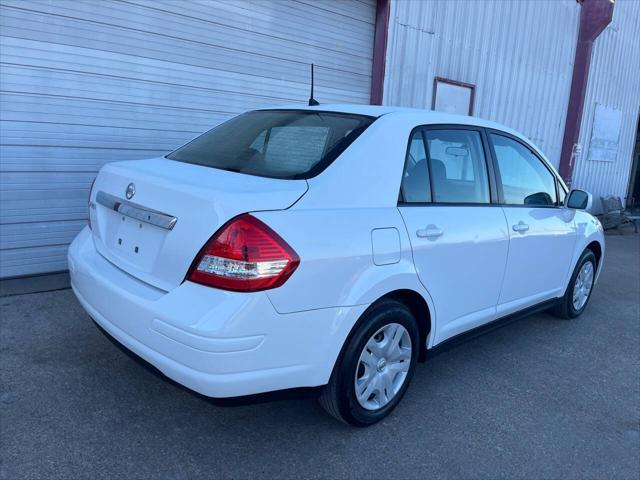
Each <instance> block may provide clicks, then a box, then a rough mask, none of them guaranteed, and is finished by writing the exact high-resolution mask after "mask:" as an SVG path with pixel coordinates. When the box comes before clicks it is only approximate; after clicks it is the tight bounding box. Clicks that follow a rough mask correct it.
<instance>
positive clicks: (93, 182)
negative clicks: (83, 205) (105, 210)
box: [87, 177, 96, 228]
mask: <svg viewBox="0 0 640 480" xmlns="http://www.w3.org/2000/svg"><path fill="white" fill-rule="evenodd" d="M95 183H96V177H94V178H93V181H92V182H91V187H90V188H89V198H88V199H87V208H88V209H89V211H88V214H87V223H88V224H89V228H91V195H92V194H93V186H94V185H95Z"/></svg>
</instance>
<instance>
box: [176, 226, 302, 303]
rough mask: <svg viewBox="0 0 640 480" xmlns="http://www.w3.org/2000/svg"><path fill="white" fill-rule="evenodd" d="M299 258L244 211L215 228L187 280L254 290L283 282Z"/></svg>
mask: <svg viewBox="0 0 640 480" xmlns="http://www.w3.org/2000/svg"><path fill="white" fill-rule="evenodd" d="M299 263H300V258H299V257H298V255H297V254H296V252H294V251H293V249H292V248H291V247H290V246H289V245H288V244H287V242H285V241H284V240H283V239H282V238H281V237H280V235H278V234H277V233H276V232H274V231H273V230H272V229H271V228H269V227H268V226H267V225H265V224H264V223H263V222H261V221H260V220H258V219H257V218H255V217H253V216H251V215H249V214H244V215H240V216H239V217H236V218H234V219H233V220H231V221H229V222H228V223H226V224H225V225H223V226H222V228H220V230H218V232H217V233H216V234H215V235H214V236H213V237H212V238H211V240H209V241H208V242H207V244H206V245H205V246H204V248H203V249H202V250H201V251H200V253H199V254H198V256H197V257H196V259H195V260H194V262H193V264H192V265H191V269H190V270H189V273H188V274H187V279H188V280H190V281H192V282H196V283H201V284H203V285H208V286H210V287H216V288H222V289H225V290H235V291H241V292H255V291H257V290H267V289H269V288H275V287H279V286H280V285H282V284H283V283H284V282H286V281H287V279H288V278H289V277H290V276H291V274H292V273H293V272H294V270H295V269H296V268H297V267H298V264H299Z"/></svg>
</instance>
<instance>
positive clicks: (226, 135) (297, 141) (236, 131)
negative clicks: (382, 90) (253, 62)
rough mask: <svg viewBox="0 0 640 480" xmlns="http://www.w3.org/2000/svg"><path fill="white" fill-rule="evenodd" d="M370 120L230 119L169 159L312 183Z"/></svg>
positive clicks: (268, 115)
mask: <svg viewBox="0 0 640 480" xmlns="http://www.w3.org/2000/svg"><path fill="white" fill-rule="evenodd" d="M374 120H375V118H374V117H369V116H364V115H353V114H346V113H336V112H319V111H311V110H259V111H255V112H249V113H245V114H243V115H239V116H237V117H234V118H232V119H231V120H229V121H227V122H225V123H223V124H221V125H219V126H217V127H216V128H214V129H213V130H210V131H208V132H206V133H204V134H203V135H201V136H199V137H198V138H196V139H195V140H193V141H191V142H190V143H188V144H186V145H185V146H183V147H180V148H179V149H177V150H175V151H174V152H172V153H170V154H169V155H167V158H169V159H171V160H177V161H181V162H187V163H194V164H197V165H203V166H207V167H213V168H219V169H222V170H230V171H233V172H241V173H246V174H249V175H257V176H262V177H271V178H281V179H299V178H310V177H313V176H315V175H317V174H318V173H320V172H321V171H322V170H324V169H325V168H326V167H327V166H328V165H330V164H331V162H332V161H333V160H335V159H336V158H337V157H338V156H339V155H340V154H341V153H342V152H343V151H344V150H345V149H346V148H347V147H348V146H349V145H351V143H352V142H353V141H354V140H355V139H356V138H358V136H359V135H360V134H361V133H362V132H363V131H364V130H365V129H366V128H367V127H368V126H369V125H371V123H372V122H373V121H374Z"/></svg>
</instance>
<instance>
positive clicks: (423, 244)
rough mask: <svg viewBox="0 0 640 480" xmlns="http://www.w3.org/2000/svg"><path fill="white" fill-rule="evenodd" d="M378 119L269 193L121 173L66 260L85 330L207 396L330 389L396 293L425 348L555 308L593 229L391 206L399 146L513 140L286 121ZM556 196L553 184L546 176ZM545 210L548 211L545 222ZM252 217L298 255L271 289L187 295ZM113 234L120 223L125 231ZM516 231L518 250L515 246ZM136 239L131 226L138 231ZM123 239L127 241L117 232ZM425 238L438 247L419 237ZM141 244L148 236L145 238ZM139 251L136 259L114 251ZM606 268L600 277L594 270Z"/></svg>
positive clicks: (407, 112)
mask: <svg viewBox="0 0 640 480" xmlns="http://www.w3.org/2000/svg"><path fill="white" fill-rule="evenodd" d="M282 108H283V109H287V110H290V109H292V108H295V109H297V110H313V109H314V108H321V109H322V110H325V111H336V112H345V113H358V114H364V115H372V116H376V117H378V118H377V119H376V120H375V121H374V122H373V123H372V124H371V125H370V126H369V127H368V128H367V129H366V130H365V131H364V132H363V133H362V134H361V135H360V136H359V137H358V138H357V140H356V141H355V142H353V143H352V144H351V145H349V146H348V147H347V148H346V150H344V152H342V154H341V155H340V156H338V158H336V159H335V160H334V161H333V163H332V164H331V165H330V166H329V167H328V168H326V170H324V171H323V172H322V173H320V174H318V175H317V176H314V177H312V178H308V179H307V180H278V179H271V178H262V177H256V176H251V175H245V174H239V173H234V172H226V171H222V170H217V169H213V168H207V167H203V166H198V165H191V164H187V163H182V162H174V161H170V160H167V159H162V158H161V159H152V160H146V161H131V162H117V163H114V164H109V165H107V166H105V167H103V169H102V170H101V172H100V174H99V175H98V177H97V179H96V182H95V185H94V188H93V190H92V194H91V198H90V202H91V208H90V217H91V225H92V228H93V230H89V229H88V228H86V229H84V230H83V231H82V232H81V233H80V234H79V235H78V237H77V238H76V239H75V240H74V242H73V243H72V245H71V247H70V249H69V270H70V273H71V283H72V287H73V289H74V292H75V293H76V295H77V297H78V299H79V301H80V303H81V304H82V305H83V307H84V308H85V309H86V310H87V312H88V313H89V314H90V315H91V316H92V317H93V318H94V320H95V321H96V322H97V323H98V324H99V325H101V326H102V327H103V328H104V329H105V330H106V331H107V332H108V333H110V334H111V335H112V336H113V337H114V338H116V339H117V340H118V341H119V342H121V343H122V344H124V345H125V346H126V347H127V348H129V349H131V350H132V351H134V352H135V353H137V354H138V355H140V356H141V357H143V358H144V359H146V360H147V361H149V362H151V363H152V364H153V365H155V366H156V367H158V368H159V369H160V370H161V371H163V372H164V373H165V374H166V375H168V376H169V377H170V378H172V379H174V380H176V381H178V382H179V383H181V384H183V385H186V386H187V387H189V388H191V389H193V390H195V391H197V392H200V393H202V394H205V395H209V396H217V397H228V396H237V395H248V394H253V393H261V392H266V391H271V390H278V389H283V388H292V387H303V386H318V385H323V384H326V383H327V382H328V380H329V378H330V376H331V372H332V370H333V367H334V364H335V362H336V359H337V358H338V356H339V354H340V351H341V349H342V347H343V345H344V343H345V341H346V339H347V338H348V337H349V334H350V332H351V331H352V329H353V328H354V325H356V323H357V321H358V319H359V318H361V316H362V314H363V312H365V311H366V309H367V308H368V307H369V306H370V305H371V304H373V303H374V302H376V301H377V300H378V299H380V298H381V297H383V296H385V295H388V294H389V293H393V292H396V291H399V290H403V291H407V290H409V291H412V292H415V293H416V294H418V295H420V296H421V297H422V298H423V299H424V301H425V302H426V304H427V307H428V310H429V318H427V319H421V320H423V321H424V323H427V324H428V325H430V332H429V335H428V336H427V338H426V346H427V347H428V348H432V347H434V346H435V345H437V344H438V343H441V342H443V341H444V340H447V339H449V338H451V337H453V336H455V335H457V334H460V333H463V332H465V331H467V330H470V329H473V328H475V327H478V326H481V325H483V324H486V323H488V322H491V321H492V320H495V319H498V318H500V317H503V316H505V315H508V314H510V313H512V312H514V311H516V310H520V309H522V308H525V307H527V306H530V305H532V304H533V303H537V302H539V301H543V300H546V299H549V298H558V297H561V296H562V295H563V294H564V291H565V290H566V286H567V285H568V282H569V278H570V276H571V272H572V271H573V269H574V268H575V265H576V263H577V261H578V259H579V257H580V255H581V253H582V251H583V250H584V248H586V247H587V246H588V245H589V244H590V243H591V242H597V243H598V245H600V248H601V250H602V258H603V256H604V250H605V247H604V236H603V232H602V226H601V225H600V223H599V222H598V221H597V220H596V219H595V218H594V217H592V216H591V215H590V214H589V213H587V212H584V211H575V210H571V209H568V208H565V207H554V208H549V209H542V208H528V207H518V208H515V207H514V208H511V207H507V206H502V205H500V204H497V203H494V204H490V205H482V206H478V205H476V206H469V205H466V206H465V205H446V206H444V205H430V206H403V205H398V194H399V187H400V183H401V180H402V176H403V171H404V160H405V154H406V151H407V142H408V140H409V136H410V134H411V131H412V130H413V129H414V128H415V127H417V126H424V125H441V124H447V125H470V126H474V127H478V128H486V129H495V130H498V131H500V132H506V133H508V134H510V135H513V136H515V137H517V138H518V139H520V140H521V141H523V142H525V143H526V144H527V145H529V146H530V147H531V149H532V150H534V151H535V152H537V153H538V154H539V156H540V157H541V158H542V159H543V161H544V162H545V163H546V164H547V165H549V162H548V160H546V158H545V157H544V155H542V154H541V153H540V152H539V150H538V149H536V148H535V146H533V145H531V143H530V142H529V141H528V140H527V139H526V138H525V137H524V136H522V135H521V134H519V133H517V132H515V131H513V130H511V129H508V128H506V127H503V126H500V125H498V124H496V123H494V122H489V121H485V120H481V119H477V118H472V117H465V116H457V115H448V114H442V113H438V112H429V111H422V110H414V109H399V108H393V107H375V106H345V105H323V106H321V107H300V106H294V107H292V106H285V107H282ZM553 173H554V175H556V178H557V179H558V182H559V183H560V184H561V185H562V187H563V188H566V187H564V184H563V183H562V181H561V179H560V178H559V177H558V176H557V173H556V172H555V171H553ZM130 183H134V184H135V187H136V188H135V190H136V192H135V195H134V196H133V197H132V198H131V199H129V201H130V202H135V203H136V204H139V205H141V206H143V207H145V208H148V209H150V210H153V211H157V212H161V213H166V214H168V216H169V218H171V217H172V216H175V217H176V218H177V221H176V222H175V225H174V226H173V227H172V228H170V229H168V228H162V227H158V226H153V225H151V226H150V225H148V224H147V223H145V222H144V220H143V221H142V222H140V221H135V220H136V219H134V220H132V221H129V220H130V218H124V217H127V215H124V216H123V215H122V214H120V212H118V211H115V210H113V209H111V210H109V209H108V208H106V207H104V205H101V204H98V203H97V194H98V192H101V191H102V192H105V193H107V194H110V195H113V196H117V197H120V198H123V199H125V197H126V191H127V189H128V186H129V184H130ZM542 210H544V211H542ZM243 213H250V214H251V215H253V216H255V217H256V218H258V219H259V220H261V221H262V222H264V224H266V225H267V226H269V227H270V228H271V229H273V230H274V231H275V232H277V234H278V235H279V236H280V237H282V238H283V239H284V240H285V241H286V243H287V244H288V245H289V246H290V247H291V248H292V249H293V250H294V251H295V252H296V254H297V255H298V256H299V258H300V264H299V265H298V267H297V269H296V270H295V271H294V272H293V274H292V275H291V277H290V278H288V280H287V281H286V282H285V283H284V284H283V285H281V286H279V287H277V288H274V289H270V290H266V291H258V292H250V293H248V292H244V293H242V292H231V291H226V290H221V289H217V288H211V287H207V286H204V285H200V284H196V283H192V282H190V281H188V280H185V275H186V273H187V271H188V269H189V266H190V265H191V264H192V263H193V261H194V259H195V258H196V255H197V254H198V252H199V251H200V249H201V248H202V247H203V245H204V244H205V243H206V242H207V241H208V240H209V238H210V237H211V236H212V235H213V234H214V233H215V232H216V231H217V230H218V229H219V228H220V227H221V226H222V225H223V224H224V223H226V222H227V221H229V220H230V219H232V218H234V217H235V216H237V215H240V214H243ZM123 218H124V220H123ZM520 221H527V222H529V224H530V227H531V228H530V230H529V231H528V232H527V233H526V234H522V233H518V232H515V231H513V229H512V227H513V224H514V223H518V222H520ZM141 224H142V226H140V225H141ZM122 225H128V226H127V227H126V228H125V227H122ZM430 225H435V226H437V227H438V228H440V229H441V230H442V231H443V234H442V235H441V236H439V237H437V238H436V239H428V238H423V237H419V236H418V235H416V232H417V231H418V230H419V229H423V228H426V227H429V226H430ZM140 232H144V233H140ZM123 235H126V238H124V240H125V241H123V244H124V247H122V248H125V247H126V248H128V249H130V250H131V248H132V247H133V246H138V247H141V248H139V250H143V251H138V252H133V253H132V251H127V252H124V253H123V252H122V251H120V250H118V248H120V247H121V246H120V244H119V243H118V240H119V239H122V238H123ZM602 258H601V259H600V263H599V266H598V272H597V273H598V274H599V272H600V271H601V269H602V263H603V262H602Z"/></svg>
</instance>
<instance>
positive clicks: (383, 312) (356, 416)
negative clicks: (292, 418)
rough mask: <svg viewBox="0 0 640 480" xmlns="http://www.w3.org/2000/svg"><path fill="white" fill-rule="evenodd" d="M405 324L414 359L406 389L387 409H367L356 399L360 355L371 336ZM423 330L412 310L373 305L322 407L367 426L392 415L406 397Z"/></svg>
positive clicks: (341, 358) (324, 395)
mask: <svg viewBox="0 0 640 480" xmlns="http://www.w3.org/2000/svg"><path fill="white" fill-rule="evenodd" d="M392 323H397V324H400V325H402V326H403V327H404V328H405V329H406V330H407V332H408V334H409V337H410V339H411V360H410V362H411V363H410V365H409V370H408V372H407V376H406V378H405V380H404V383H403V384H402V387H401V388H400V390H398V392H397V393H396V394H395V396H394V397H393V398H392V399H391V400H390V401H389V403H387V404H386V405H385V406H383V407H382V408H380V409H378V410H367V409H365V408H363V407H362V406H361V405H360V403H359V402H358V400H357V398H356V393H355V385H354V380H355V375H356V368H358V362H359V359H360V354H361V353H362V351H363V349H364V347H365V345H366V344H367V342H368V341H369V340H370V339H371V337H372V336H373V335H374V334H375V333H376V332H377V331H378V330H380V329H381V328H382V327H384V326H385V325H389V324H392ZM419 338H420V334H419V330H418V324H417V322H416V319H415V318H414V317H413V315H412V313H411V311H410V310H409V309H408V308H407V307H406V306H405V305H404V304H403V303H401V302H398V301H396V300H391V299H389V300H382V301H380V302H378V303H376V304H374V305H372V306H371V307H370V308H369V309H368V310H367V311H366V312H365V313H364V314H363V315H362V317H361V318H360V320H358V323H357V324H356V326H355V327H354V329H353V331H352V333H351V335H350V336H349V338H348V339H347V341H346V342H345V345H344V347H343V348H342V352H341V354H340V356H339V358H338V360H337V362H336V364H335V366H334V368H333V373H332V374H331V378H330V380H329V383H328V385H327V386H326V387H325V388H324V390H323V392H322V394H321V396H320V399H319V400H320V404H321V405H322V407H323V408H324V409H325V410H326V411H327V412H328V413H329V414H330V415H332V416H333V417H335V418H336V419H338V420H340V421H341V422H344V423H347V424H349V425H354V426H357V427H366V426H368V425H372V424H374V423H376V422H379V421H380V420H382V419H383V418H384V417H386V416H387V415H389V414H390V413H391V411H393V409H394V408H395V407H396V406H397V405H398V403H399V402H400V400H401V399H402V397H403V395H404V394H405V392H406V390H407V388H408V386H409V383H410V382H411V378H412V377H413V372H414V370H415V366H416V363H417V360H418V353H419V352H418V351H419V349H420V345H419Z"/></svg>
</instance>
